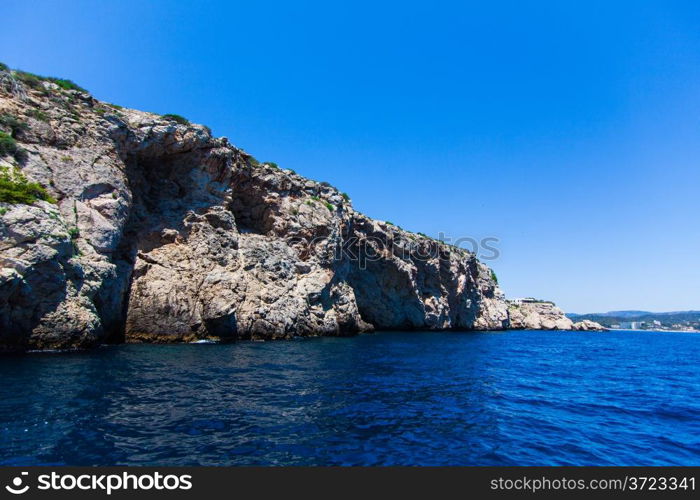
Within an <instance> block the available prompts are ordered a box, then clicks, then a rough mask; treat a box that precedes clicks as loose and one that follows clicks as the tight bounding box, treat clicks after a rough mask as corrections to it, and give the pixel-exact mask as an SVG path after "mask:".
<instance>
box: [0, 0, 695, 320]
mask: <svg viewBox="0 0 700 500" xmlns="http://www.w3.org/2000/svg"><path fill="white" fill-rule="evenodd" d="M331 4H333V5H331ZM2 11H3V19H4V20H5V22H4V23H3V27H2V30H0V47H2V48H1V49H0V61H4V62H5V63H7V64H8V65H10V66H11V67H18V68H22V69H25V70H28V71H32V72H35V73H40V74H50V75H55V76H64V77H66V78H70V79H73V80H75V81H76V82H78V83H79V84H80V85H82V86H84V87H86V88H88V89H90V90H91V91H92V92H93V94H94V95H95V96H96V97H98V98H100V99H104V100H107V101H110V102H115V103H118V104H121V105H124V106H129V107H133V108H139V109H144V110H149V111H155V112H159V113H178V114H182V115H184V116H186V117H188V118H189V119H191V120H192V121H196V122H199V123H204V124H207V125H209V126H211V128H212V129H213V130H214V133H215V134H217V135H225V136H227V137H229V139H230V140H231V142H233V143H234V144H236V145H238V146H240V147H242V148H244V149H245V150H247V151H248V152H250V153H252V154H253V155H255V156H256V157H257V158H258V159H260V160H261V161H275V162H277V163H278V164H280V166H282V167H286V168H292V169H294V170H296V171H297V172H299V173H301V174H303V175H306V176H308V177H312V178H315V179H318V180H325V181H328V182H331V183H332V184H334V185H336V186H338V187H339V188H340V189H341V190H343V191H347V192H348V193H349V194H350V195H351V196H352V198H353V202H354V204H355V207H356V208H357V209H359V210H361V211H363V212H365V213H367V214H368V215H370V216H372V217H376V218H380V219H384V220H391V221H393V222H394V223H396V224H399V225H401V226H403V227H404V228H407V229H411V230H414V231H422V232H425V233H428V234H431V235H437V234H438V233H439V232H441V231H442V232H444V233H446V234H448V235H450V236H453V237H456V236H471V237H475V238H483V237H487V236H494V237H497V238H499V239H500V245H499V247H500V250H501V256H500V258H499V259H498V260H496V261H492V262H489V264H490V265H491V266H492V267H493V268H494V269H495V270H496V272H497V273H498V276H499V279H500V282H501V285H502V287H503V288H504V290H505V291H506V293H507V294H508V295H510V296H536V297H542V298H548V299H552V300H554V301H555V302H557V303H558V304H559V305H561V306H562V307H563V308H565V309H566V310H569V311H572V312H589V311H605V310H611V309H629V308H633V309H649V310H676V309H690V308H694V309H700V286H699V283H700V223H699V220H698V219H699V217H698V216H699V215H700V209H699V208H698V202H699V196H698V189H699V187H700V168H699V160H700V154H699V153H700V29H699V28H698V27H699V26H700V3H699V2H693V1H686V2H677V1H658V2H644V1H629V2H625V1H617V2H609V1H604V2H598V1H591V0H589V1H585V2H583V1H582V2H561V1H552V2H523V1H512V2H504V1H492V2H483V1H482V2H454V3H443V2H424V3H423V2H421V3H412V2H407V1H402V2H396V3H390V2H377V1H372V2H359V1H354V2H343V3H342V4H341V3H340V2H304V1H295V2H284V3H282V2H251V1H246V2H235V1H210V2H195V1H191V2H184V1H175V0H171V1H164V0H162V1H146V0H140V1H131V0H128V1H127V0H121V1H119V2H100V1H70V0H63V1H53V2H49V1H31V2H30V1H26V0H10V1H7V0H5V2H3V6H2Z"/></svg>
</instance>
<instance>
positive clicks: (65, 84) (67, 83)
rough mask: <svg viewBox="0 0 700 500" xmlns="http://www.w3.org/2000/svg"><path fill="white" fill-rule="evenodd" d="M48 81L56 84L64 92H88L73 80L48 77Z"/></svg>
mask: <svg viewBox="0 0 700 500" xmlns="http://www.w3.org/2000/svg"><path fill="white" fill-rule="evenodd" d="M46 80H48V81H50V82H53V83H55V84H56V85H58V86H59V87H61V88H62V89H63V90H79V91H80V92H87V90H85V89H84V88H83V87H81V86H80V85H78V84H77V83H75V82H74V81H73V80H67V79H65V78H56V77H53V76H47V77H46Z"/></svg>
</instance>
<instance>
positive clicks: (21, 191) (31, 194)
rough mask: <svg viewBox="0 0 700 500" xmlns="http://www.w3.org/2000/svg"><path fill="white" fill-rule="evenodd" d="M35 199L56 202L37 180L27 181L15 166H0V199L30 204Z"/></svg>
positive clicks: (7, 201) (6, 201)
mask: <svg viewBox="0 0 700 500" xmlns="http://www.w3.org/2000/svg"><path fill="white" fill-rule="evenodd" d="M36 200H44V201H48V202H49V203H56V200H55V199H53V198H52V197H51V195H49V193H47V192H46V189H44V188H43V187H42V186H41V184H39V183H38V182H29V180H28V179H27V178H26V177H25V176H24V175H23V174H22V172H21V170H20V169H19V168H17V167H15V168H13V169H12V170H10V168H8V167H0V201H2V202H5V203H23V204H25V205H31V204H32V203H34V202H35V201H36Z"/></svg>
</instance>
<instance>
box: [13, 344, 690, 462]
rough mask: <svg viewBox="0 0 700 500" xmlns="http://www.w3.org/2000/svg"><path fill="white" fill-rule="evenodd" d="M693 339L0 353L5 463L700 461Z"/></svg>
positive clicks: (140, 347) (136, 347)
mask: <svg viewBox="0 0 700 500" xmlns="http://www.w3.org/2000/svg"><path fill="white" fill-rule="evenodd" d="M699 363H700V334H686V333H661V332H656V333H651V332H619V331H618V332H607V333H588V332H584V333H570V332H539V331H510V332H501V333H481V332H471V333H466V332H465V333H402V332H391V333H379V334H374V335H365V336H360V337H354V338H321V339H304V340H295V341H287V342H266V343H256V342H240V343H236V344H225V345H201V344H200V345H170V346H155V345H125V346H109V347H103V348H100V349H97V350H95V351H93V352H83V353H62V354H33V355H26V356H5V357H2V358H0V380H2V385H1V387H0V464H4V465H34V464H76V465H111V464H133V465H186V464H202V465H292V464H293V465H307V464H321V465H406V464H416V465H657V464H658V465H671V464H680V465H700V397H698V396H699V395H700V370H698V364H699Z"/></svg>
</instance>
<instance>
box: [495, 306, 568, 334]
mask: <svg viewBox="0 0 700 500" xmlns="http://www.w3.org/2000/svg"><path fill="white" fill-rule="evenodd" d="M508 315H509V318H510V320H509V325H508V327H509V328H513V329H518V330H573V329H574V323H573V322H572V321H571V320H570V319H569V318H567V317H566V315H565V314H564V311H562V310H561V309H559V308H558V307H557V306H555V305H554V304H553V303H551V302H545V301H522V302H521V301H508Z"/></svg>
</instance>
